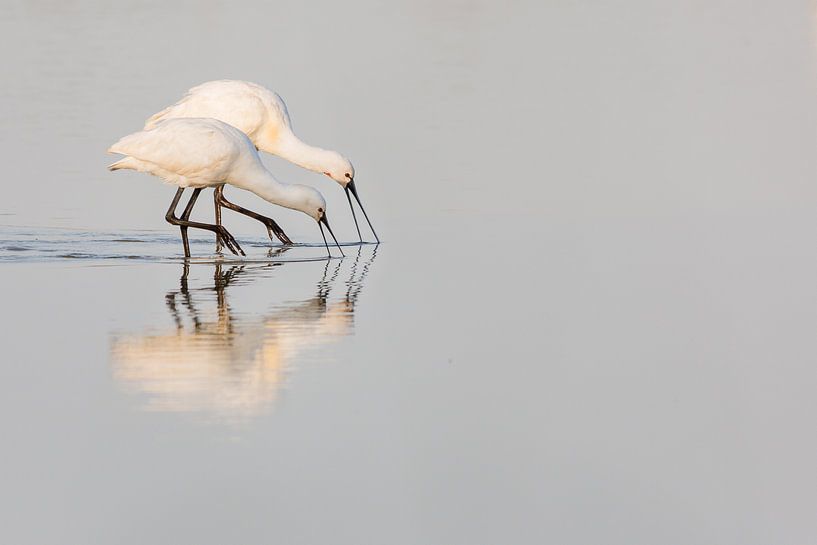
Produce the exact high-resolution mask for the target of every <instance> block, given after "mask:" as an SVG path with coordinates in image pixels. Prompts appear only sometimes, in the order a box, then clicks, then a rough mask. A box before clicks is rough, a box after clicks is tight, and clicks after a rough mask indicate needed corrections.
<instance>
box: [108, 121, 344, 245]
mask: <svg viewBox="0 0 817 545" xmlns="http://www.w3.org/2000/svg"><path fill="white" fill-rule="evenodd" d="M108 152H109V153H118V154H121V155H125V157H124V158H123V159H120V160H119V161H116V162H115V163H113V164H111V165H110V166H109V167H108V168H109V169H110V170H120V169H130V170H136V171H139V172H147V173H148V174H153V175H154V176H158V177H159V178H161V179H162V180H164V181H165V182H167V183H170V184H173V185H176V186H178V188H179V189H178V190H177V191H176V195H175V196H174V197H173V201H172V202H171V203H170V208H169V209H168V210H167V214H166V215H165V219H166V220H167V221H168V222H169V223H171V224H173V225H178V226H179V228H180V230H181V233H182V243H183V244H184V256H185V257H186V258H187V257H190V245H189V243H188V240H187V229H188V227H194V228H196V229H205V230H208V231H212V232H213V233H215V234H216V236H217V237H220V238H221V240H223V241H224V243H225V244H226V245H227V247H228V248H229V249H230V251H232V252H233V253H234V254H236V255H237V254H238V253H239V252H240V253H241V255H244V252H243V251H242V250H241V247H240V246H239V245H238V242H237V241H236V240H235V238H234V237H233V236H232V235H231V234H230V233H229V232H228V231H227V229H225V228H224V227H223V226H222V225H212V224H209V223H199V222H195V221H190V219H189V218H190V213H191V212H192V210H193V205H194V204H195V203H196V199H197V198H198V196H199V193H201V190H202V189H204V188H206V187H215V188H220V187H221V186H223V185H224V184H225V183H228V184H230V185H234V186H236V187H238V188H240V189H244V190H247V191H251V192H253V193H255V194H256V195H258V196H259V197H261V198H262V199H264V200H266V201H269V202H271V203H273V204H277V205H280V206H284V207H286V208H291V209H293V210H299V211H301V212H303V213H304V214H306V215H307V216H309V217H311V218H312V219H314V220H315V221H317V222H318V227H320V229H321V235H322V236H323V241H324V244H325V245H326V251H327V252H328V253H329V256H330V257H331V255H332V254H331V252H329V244H328V243H327V242H326V235H324V234H323V226H324V225H325V226H326V228H327V229H328V230H329V233H330V234H331V235H332V238H333V239H334V238H335V235H334V233H332V229H331V228H330V227H329V221H328V220H327V219H326V201H325V200H324V198H323V195H321V194H320V192H318V190H316V189H315V188H313V187H309V186H305V185H295V184H285V183H283V182H280V181H278V180H277V179H275V177H274V176H273V175H272V173H271V172H270V171H269V170H267V169H266V168H265V167H264V165H263V163H261V158H260V157H259V156H258V151H257V150H256V149H255V146H254V145H253V144H252V142H250V140H249V139H248V138H247V135H246V134H244V133H243V132H241V131H240V130H238V129H236V128H235V127H232V126H230V125H228V124H226V123H223V122H221V121H218V120H217V119H200V118H182V119H169V120H167V121H164V122H162V123H158V124H156V126H155V127H154V128H152V129H149V130H143V131H139V132H136V133H133V134H130V135H128V136H125V137H124V138H122V139H121V140H119V142H117V143H116V144H114V145H113V146H111V147H110V148H109V149H108ZM188 187H189V188H193V195H192V196H191V197H190V201H189V202H188V203H187V206H186V207H185V209H184V212H183V213H182V215H181V217H180V218H177V217H176V207H177V205H178V204H179V199H181V196H182V193H183V192H184V190H185V189H186V188H188ZM335 244H338V242H337V239H335ZM338 250H340V252H341V254H343V250H341V249H340V245H339V244H338Z"/></svg>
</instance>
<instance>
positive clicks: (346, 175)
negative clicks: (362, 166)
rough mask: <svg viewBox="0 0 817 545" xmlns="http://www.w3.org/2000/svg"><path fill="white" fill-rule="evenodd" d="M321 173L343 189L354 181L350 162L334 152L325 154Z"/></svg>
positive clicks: (353, 168) (353, 169) (353, 171)
mask: <svg viewBox="0 0 817 545" xmlns="http://www.w3.org/2000/svg"><path fill="white" fill-rule="evenodd" d="M323 173H324V174H326V175H327V176H329V177H330V178H332V179H333V180H335V181H336V182H337V183H339V184H340V185H342V186H343V187H346V184H348V183H349V182H350V181H351V180H354V179H355V167H354V166H352V162H351V161H350V160H349V159H347V158H346V157H344V156H343V155H341V154H340V153H338V152H336V151H329V152H327V155H326V161H325V162H324V164H323Z"/></svg>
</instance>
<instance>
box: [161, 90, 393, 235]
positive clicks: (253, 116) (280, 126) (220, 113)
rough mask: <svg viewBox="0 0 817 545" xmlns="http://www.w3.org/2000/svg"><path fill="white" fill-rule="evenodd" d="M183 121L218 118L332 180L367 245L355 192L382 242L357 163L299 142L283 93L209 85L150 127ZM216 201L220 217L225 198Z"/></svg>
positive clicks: (257, 143) (263, 146) (263, 148)
mask: <svg viewBox="0 0 817 545" xmlns="http://www.w3.org/2000/svg"><path fill="white" fill-rule="evenodd" d="M182 117H212V118H215V119H218V120H220V121H224V122H225V123H228V124H230V125H232V126H234V127H236V128H238V129H239V130H241V131H243V132H244V133H246V134H247V136H248V137H249V138H250V140H252V142H253V143H254V144H255V146H256V147H257V148H258V149H259V150H261V151H264V152H267V153H270V154H273V155H277V156H278V157H281V158H282V159H286V160H287V161H290V162H292V163H295V164H296V165H298V166H301V167H303V168H306V169H308V170H312V171H314V172H318V173H323V174H325V175H326V176H329V177H330V178H332V179H333V180H335V181H336V182H337V183H338V184H340V186H341V187H342V188H343V190H344V192H345V193H346V200H348V201H349V208H350V209H351V211H352V217H353V218H354V220H355V228H356V229H357V235H358V238H359V239H360V242H363V237H362V236H361V234H360V226H359V225H358V223H357V216H356V215H355V208H354V206H352V199H351V197H350V196H349V194H350V193H351V194H352V195H353V196H354V197H355V200H356V201H357V204H358V206H360V209H361V210H362V211H363V215H364V216H365V218H366V222H367V223H368V224H369V228H370V229H371V230H372V233H373V234H374V237H375V240H376V241H377V242H378V243H379V242H380V238H378V236H377V232H376V231H375V230H374V227H373V226H372V222H371V221H370V220H369V215H368V214H367V213H366V209H365V208H363V204H362V203H361V201H360V195H359V194H358V191H357V187H356V186H355V168H354V166H352V163H351V161H349V159H347V158H346V157H344V156H343V155H341V154H340V153H338V152H336V151H332V150H326V149H322V148H319V147H315V146H311V145H309V144H306V143H305V142H303V141H302V140H301V139H299V138H298V137H297V136H296V135H295V133H294V132H293V130H292V123H291V121H290V117H289V112H288V111H287V106H286V103H284V100H283V99H282V98H281V97H280V95H278V94H277V93H275V92H273V91H270V90H269V89H267V88H265V87H263V86H261V85H258V84H255V83H251V82H248V81H239V80H216V81H208V82H206V83H202V84H201V85H198V86H196V87H193V88H192V89H190V90H188V91H187V94H186V95H184V97H182V99H181V100H179V101H178V102H177V103H176V104H174V105H173V106H169V107H168V108H165V109H164V110H162V111H160V112H158V113H156V114H154V115H153V116H151V117H150V118H149V119H148V120H147V122H146V123H145V128H146V129H149V128H151V127H154V126H155V125H156V124H158V123H160V122H162V121H164V120H166V119H174V118H182ZM215 199H216V209H217V212H216V215H217V216H218V208H219V206H220V202H219V200H220V198H219V195H216V196H215ZM256 219H257V218H256Z"/></svg>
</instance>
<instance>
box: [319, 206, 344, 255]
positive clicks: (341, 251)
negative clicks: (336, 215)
mask: <svg viewBox="0 0 817 545" xmlns="http://www.w3.org/2000/svg"><path fill="white" fill-rule="evenodd" d="M321 224H323V225H326V228H327V229H328V230H329V234H330V235H332V240H334V241H335V246H337V247H338V250H339V251H340V255H342V256H343V257H346V254H344V253H343V249H342V248H341V247H340V244H338V239H336V238H335V233H333V232H332V228H331V227H329V220H327V219H326V213H324V214H323V215H322V216H321V219H320V221H319V222H318V227H320V228H321V235H322V236H323V243H324V244H326V251H327V252H328V251H329V244H327V243H326V235H324V234H323V225H321ZM329 255H332V254H331V253H330V254H329Z"/></svg>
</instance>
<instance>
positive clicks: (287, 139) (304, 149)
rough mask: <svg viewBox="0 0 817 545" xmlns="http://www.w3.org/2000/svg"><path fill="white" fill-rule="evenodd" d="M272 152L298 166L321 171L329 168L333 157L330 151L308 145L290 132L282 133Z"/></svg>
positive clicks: (326, 170)
mask: <svg viewBox="0 0 817 545" xmlns="http://www.w3.org/2000/svg"><path fill="white" fill-rule="evenodd" d="M272 153H274V154H275V155H278V156H279V157H281V158H283V159H286V160H287V161H290V162H292V163H295V164H296V165H298V166H299V167H303V168H305V169H307V170H312V171H314V172H321V173H323V172H328V171H330V170H331V167H330V166H329V165H331V163H332V160H333V159H334V157H335V155H334V153H333V152H332V151H329V150H325V149H323V148H319V147H317V146H310V145H309V144H307V143H306V142H303V141H301V140H300V139H299V138H298V137H297V136H295V135H294V134H292V133H289V134H287V135H282V136H281V137H280V138H279V139H278V141H277V142H276V146H275V149H274V150H272Z"/></svg>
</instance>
